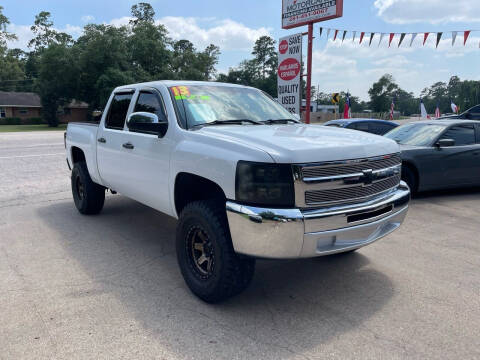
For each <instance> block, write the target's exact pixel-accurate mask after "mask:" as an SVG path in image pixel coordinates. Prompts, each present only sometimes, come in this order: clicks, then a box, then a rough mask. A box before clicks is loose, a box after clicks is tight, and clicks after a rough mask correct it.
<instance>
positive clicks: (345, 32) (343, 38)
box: [342, 30, 347, 42]
mask: <svg viewBox="0 0 480 360" xmlns="http://www.w3.org/2000/svg"><path fill="white" fill-rule="evenodd" d="M346 35H347V30H345V31H344V32H343V36H342V42H343V40H345V36H346Z"/></svg>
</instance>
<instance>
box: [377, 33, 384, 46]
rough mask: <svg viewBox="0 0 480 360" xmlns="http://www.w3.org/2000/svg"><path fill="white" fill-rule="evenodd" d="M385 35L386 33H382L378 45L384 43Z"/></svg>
mask: <svg viewBox="0 0 480 360" xmlns="http://www.w3.org/2000/svg"><path fill="white" fill-rule="evenodd" d="M384 36H385V34H384V33H381V34H380V40H379V41H378V46H379V47H380V44H381V43H382V40H383V37H384Z"/></svg>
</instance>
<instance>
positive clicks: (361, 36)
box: [360, 31, 365, 44]
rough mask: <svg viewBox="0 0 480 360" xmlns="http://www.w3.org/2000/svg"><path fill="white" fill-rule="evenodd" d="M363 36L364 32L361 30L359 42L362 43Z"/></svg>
mask: <svg viewBox="0 0 480 360" xmlns="http://www.w3.org/2000/svg"><path fill="white" fill-rule="evenodd" d="M364 36H365V33H364V32H363V31H362V32H361V33H360V44H361V43H362V41H363V37H364Z"/></svg>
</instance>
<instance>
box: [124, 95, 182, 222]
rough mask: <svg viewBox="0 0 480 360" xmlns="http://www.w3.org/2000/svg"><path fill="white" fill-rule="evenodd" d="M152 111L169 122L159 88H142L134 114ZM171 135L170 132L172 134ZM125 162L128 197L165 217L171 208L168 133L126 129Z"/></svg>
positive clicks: (134, 104)
mask: <svg viewBox="0 0 480 360" xmlns="http://www.w3.org/2000/svg"><path fill="white" fill-rule="evenodd" d="M135 112H151V113H154V114H157V116H158V117H159V118H161V119H162V118H163V119H167V114H166V110H165V106H164V102H163V98H162V95H161V94H160V92H159V91H158V90H156V89H152V88H143V89H141V90H140V91H138V92H137V93H136V96H135V100H134V103H133V109H132V113H135ZM170 134H171V132H170ZM123 142H124V144H128V146H127V147H124V148H123V149H122V163H123V164H124V166H125V167H126V168H127V169H128V171H127V172H125V173H124V174H122V176H123V177H124V180H125V181H126V182H127V183H128V186H127V187H128V189H127V190H126V192H125V195H127V196H129V197H131V198H133V199H135V200H137V201H140V202H141V203H143V204H145V205H148V206H150V207H152V208H154V209H157V210H159V211H161V212H163V213H166V214H172V209H171V206H170V188H169V170H170V153H171V151H172V148H173V146H174V144H173V141H172V139H171V137H170V136H169V132H168V130H167V133H166V134H165V136H163V137H161V138H159V136H158V135H152V134H145V133H139V132H134V131H130V130H128V129H126V131H125V133H124V138H123Z"/></svg>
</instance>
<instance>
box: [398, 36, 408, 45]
mask: <svg viewBox="0 0 480 360" xmlns="http://www.w3.org/2000/svg"><path fill="white" fill-rule="evenodd" d="M405 35H407V34H405V33H401V34H400V41H399V42H398V47H400V45H402V41H403V39H405Z"/></svg>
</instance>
